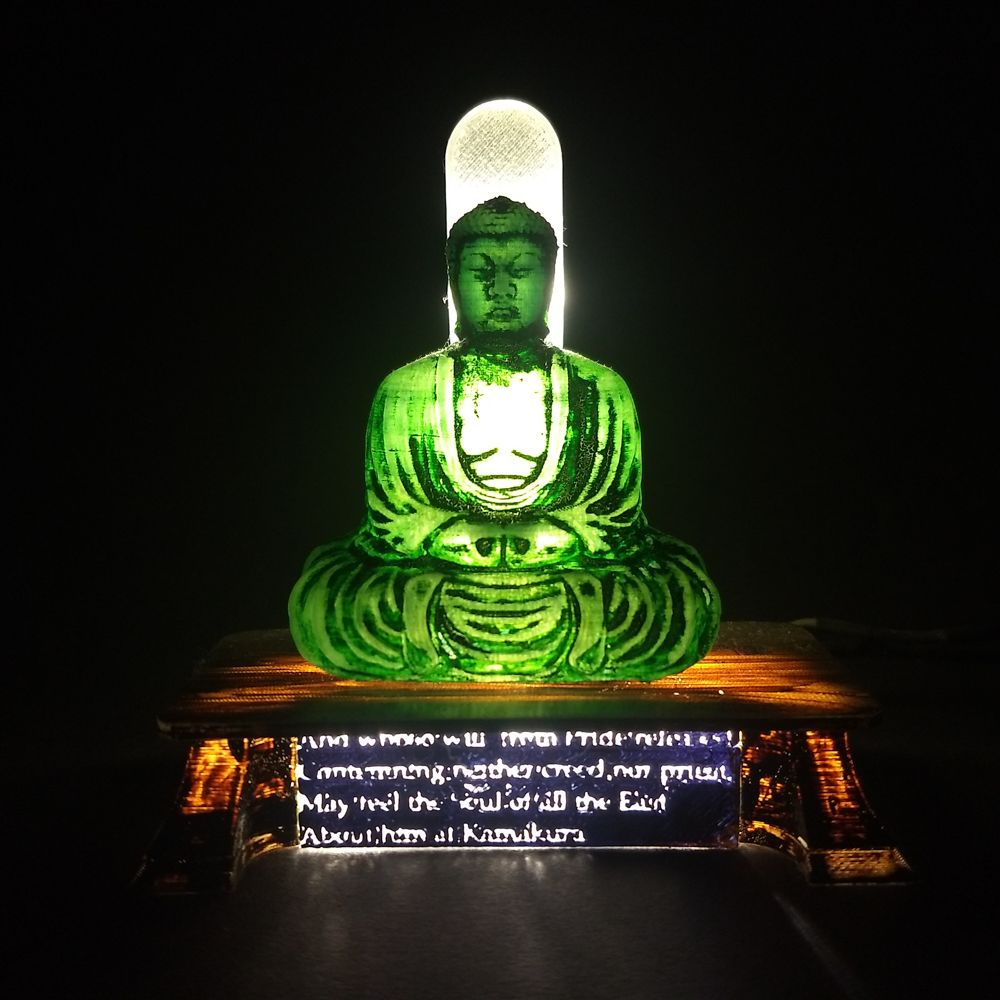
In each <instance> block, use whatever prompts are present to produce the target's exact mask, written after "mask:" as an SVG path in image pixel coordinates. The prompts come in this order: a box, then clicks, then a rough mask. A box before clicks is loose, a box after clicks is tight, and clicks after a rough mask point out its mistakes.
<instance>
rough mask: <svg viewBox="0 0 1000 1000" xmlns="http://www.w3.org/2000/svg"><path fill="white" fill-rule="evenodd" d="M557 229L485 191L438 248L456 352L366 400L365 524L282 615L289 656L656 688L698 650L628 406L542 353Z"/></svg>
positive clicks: (698, 572)
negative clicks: (645, 502)
mask: <svg viewBox="0 0 1000 1000" xmlns="http://www.w3.org/2000/svg"><path fill="white" fill-rule="evenodd" d="M556 251H557V244H556V237H555V234H554V233H553V231H552V228H551V227H550V226H549V224H548V223H547V222H546V221H545V219H543V218H542V217H541V216H540V215H538V214H537V213H535V212H533V211H532V210H531V209H529V208H528V207H526V206H525V205H523V204H520V203H518V202H512V201H510V200H509V199H507V198H495V199H493V200H491V201H488V202H486V203H484V204H482V205H480V206H478V207H477V208H475V209H473V210H472V211H471V212H469V213H468V214H467V215H465V216H463V217H462V218H461V219H459V221H458V222H457V223H455V225H454V227H453V228H452V230H451V233H450V235H449V238H448V244H447V256H448V271H449V278H450V281H451V288H452V294H453V296H454V300H455V303H456V307H457V311H458V325H457V328H456V333H457V335H458V337H459V340H458V342H457V343H455V344H453V345H451V346H449V347H446V348H444V349H443V350H440V351H436V352H435V353H433V354H429V355H427V356H426V357H423V358H421V359H419V360H418V361H414V362H413V363H412V364H409V365H406V366H405V367H403V368H400V369H399V370H398V371H395V372H393V373H392V374H391V375H389V377H388V378H387V379H386V380H385V381H384V382H383V383H382V386H381V388H380V389H379V391H378V395H377V396H376V397H375V402H374V405H373V406H372V410H371V416H370V418H369V421H368V437H367V451H366V462H367V476H368V484H367V486H368V492H367V516H366V518H365V522H364V524H363V525H362V527H361V529H360V530H359V531H358V532H357V534H356V535H354V536H352V537H350V538H346V539H342V540H339V541H336V542H332V543H331V544H329V545H325V546H323V547H321V548H319V549H317V550H316V551H315V552H314V553H313V554H312V555H311V556H310V558H309V560H308V561H307V563H306V567H305V570H304V572H303V575H302V578H301V579H300V580H299V582H298V583H297V584H296V586H295V589H294V591H293V592H292V596H291V600H290V603H289V612H290V618H291V626H292V633H293V635H294V637H295V641H296V644H297V645H298V648H299V650H300V652H301V653H302V655H303V656H304V657H305V658H306V659H307V660H309V661H310V662H312V663H314V664H317V665H319V666H321V667H323V668H324V669H326V670H328V671H329V672H330V673H333V674H336V675H338V676H340V677H345V678H356V679H383V680H385V679H393V680H427V681H507V682H510V681H540V680H547V681H588V680H589V681H608V680H618V679H638V680H646V681H648V680H653V679H655V678H657V677H661V676H663V675H665V674H670V673H676V672H678V671H680V670H683V669H684V668H685V667H687V666H690V665H691V664H692V663H694V662H696V661H697V660H698V659H700V658H701V657H702V656H704V655H705V653H706V652H707V651H708V649H709V647H710V646H711V644H712V641H713V640H714V638H715V634H716V630H717V628H718V623H719V611H720V604H719V597H718V593H717V592H716V590H715V587H714V585H713V584H712V582H711V580H709V578H708V576H707V574H706V573H705V569H704V566H703V564H702V561H701V559H700V558H699V556H698V554H697V553H696V552H695V551H694V549H692V548H691V547H690V546H688V545H685V544H684V543H683V542H679V541H677V540H676V539H674V538H671V537H669V536H668V535H664V534H661V533H660V532H658V531H655V530H654V529H652V528H650V527H649V526H648V525H647V523H646V519H645V517H644V516H643V514H642V509H641V489H640V487H641V456H640V448H639V426H638V423H637V420H636V413H635V406H634V404H633V403H632V397H631V396H630V394H629V391H628V387H627V386H626V385H625V382H624V381H623V380H622V379H621V378H620V377H619V376H618V375H616V374H615V373H614V372H613V371H611V370H610V369H609V368H605V367H603V366H602V365H599V364H597V363H596V362H593V361H589V360H587V359H586V358H583V357H581V356H580V355H577V354H573V353H572V352H570V351H563V350H560V349H558V348H556V347H553V346H552V345H551V344H548V343H546V336H547V333H548V330H547V327H546V322H545V313H546V309H547V306H548V301H549V295H550V293H551V289H552V279H553V269H554V262H555V257H556Z"/></svg>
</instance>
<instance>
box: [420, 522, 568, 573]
mask: <svg viewBox="0 0 1000 1000" xmlns="http://www.w3.org/2000/svg"><path fill="white" fill-rule="evenodd" d="M427 551H428V553H429V554H430V555H432V556H434V557H435V558H437V559H444V560H447V561H448V562H452V563H458V564H460V565H462V566H467V567H469V568H470V569H522V568H527V567H535V566H557V565H560V564H562V563H567V562H569V561H570V560H572V559H573V557H574V556H576V554H577V552H578V551H579V542H578V541H577V538H576V536H575V535H574V534H572V532H569V531H567V530H566V529H565V528H561V527H559V525H557V524H553V523H552V522H551V521H547V520H545V519H541V520H537V521H519V522H517V523H515V524H496V523H494V522H492V521H472V520H469V519H467V518H461V519H460V520H458V521H452V522H451V524H447V525H445V526H444V527H443V528H442V529H441V530H440V531H438V532H437V533H436V534H435V535H434V536H432V538H431V539H430V542H429V545H428V549H427Z"/></svg>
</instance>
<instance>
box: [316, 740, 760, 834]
mask: <svg viewBox="0 0 1000 1000" xmlns="http://www.w3.org/2000/svg"><path fill="white" fill-rule="evenodd" d="M298 754H299V756H298V763H299V767H298V802H299V833H300V843H301V846H303V847H341V848H345V847H347V848H358V847H500V846H515V845H520V846H528V847H685V846H694V847H735V846H736V842H737V834H738V821H739V780H738V778H739V766H740V761H739V744H738V739H737V736H736V734H734V733H731V732H729V733H689V732H670V731H667V730H640V729H628V730H617V729H609V730H605V731H600V730H596V729H594V730H584V729H569V730H559V731H556V732H552V731H524V732H522V731H516V732H515V731H510V730H498V731H495V732H490V731H488V732H483V731H462V732H459V731H455V732H426V733H421V732H379V731H373V732H370V733H350V734H348V733H343V734H340V735H331V736H304V737H302V738H300V739H299V742H298Z"/></svg>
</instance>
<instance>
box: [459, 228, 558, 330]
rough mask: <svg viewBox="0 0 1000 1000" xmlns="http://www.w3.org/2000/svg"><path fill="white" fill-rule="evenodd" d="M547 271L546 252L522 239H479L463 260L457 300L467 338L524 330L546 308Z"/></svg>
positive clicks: (470, 245)
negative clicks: (469, 327)
mask: <svg viewBox="0 0 1000 1000" xmlns="http://www.w3.org/2000/svg"><path fill="white" fill-rule="evenodd" d="M548 285H549V270H548V267H547V264H546V261H545V255H544V253H543V252H542V250H541V249H540V248H539V247H538V246H537V245H536V244H535V243H533V242H532V241H531V240H529V239H526V238H524V237H521V236H512V237H508V238H506V239H496V238H493V237H489V236H484V237H481V238H480V239H477V240H473V241H472V242H470V243H467V244H466V245H465V247H464V248H463V249H462V252H461V255H460V256H459V269H458V288H457V292H458V299H459V308H460V311H461V314H462V318H463V320H464V321H465V322H466V323H468V324H469V326H471V330H468V331H467V332H468V333H499V332H505V331H515V330H522V329H524V328H525V327H528V326H532V325H533V324H536V323H540V322H541V321H542V320H543V319H544V318H545V310H546V308H547V306H548V291H549V288H548Z"/></svg>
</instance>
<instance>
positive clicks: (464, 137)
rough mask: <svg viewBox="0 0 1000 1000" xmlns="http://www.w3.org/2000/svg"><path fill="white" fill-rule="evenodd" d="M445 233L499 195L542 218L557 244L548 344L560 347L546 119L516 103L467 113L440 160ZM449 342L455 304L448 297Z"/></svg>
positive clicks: (553, 158) (551, 149)
mask: <svg viewBox="0 0 1000 1000" xmlns="http://www.w3.org/2000/svg"><path fill="white" fill-rule="evenodd" d="M444 175H445V205H446V212H447V226H446V231H448V232H450V231H451V227H452V226H453V225H454V224H455V222H457V221H458V220H459V219H460V218H461V217H462V216H463V215H465V213H466V212H468V211H471V210H472V209H473V208H475V207H476V206H477V205H481V204H482V203H483V202H484V201H488V200H489V199H490V198H496V197H499V196H500V195H503V196H505V197H507V198H510V199H512V200H513V201H520V202H523V203H524V204H525V205H527V206H528V208H530V209H533V210H534V211H535V212H538V214H539V215H542V216H544V217H545V219H546V220H547V221H548V223H549V225H551V226H552V228H553V229H554V230H555V234H556V239H557V240H558V241H559V255H558V257H557V258H556V271H555V282H554V285H553V289H552V301H551V303H550V305H549V312H548V319H549V341H550V342H551V343H553V344H555V345H556V346H557V347H562V343H563V305H564V303H565V299H566V292H565V283H564V280H563V240H562V236H563V194H562V148H561V147H560V145H559V137H558V136H557V135H556V131H555V129H554V128H553V127H552V126H551V125H550V124H549V121H548V119H547V118H546V117H545V116H544V115H543V114H542V113H541V112H539V111H537V110H536V109H535V108H533V107H531V105H530V104H525V103H523V102H522V101H512V100H499V101H487V102H486V103H485V104H480V105H478V106H477V107H475V108H473V109H472V110H471V111H470V112H469V113H468V114H467V115H465V117H464V118H462V119H461V121H459V123H458V124H457V125H456V126H455V128H454V130H453V131H452V133H451V138H450V139H449V140H448V146H447V149H446V150H445V154H444ZM448 315H449V320H450V324H451V325H450V333H451V339H452V341H455V340H456V339H457V338H456V337H455V333H454V331H455V319H456V313H455V304H454V302H452V299H451V292H450V291H449V293H448Z"/></svg>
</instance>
